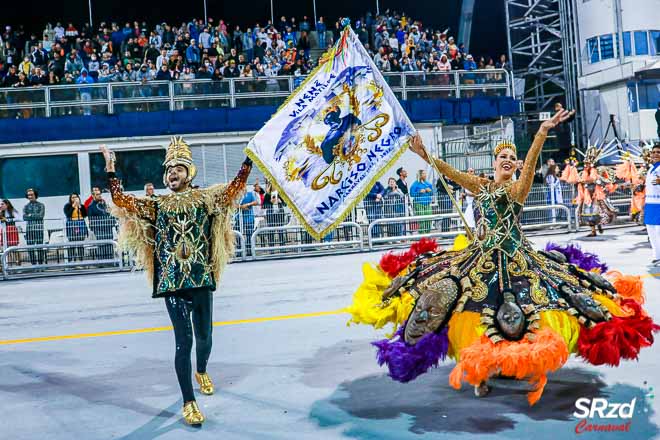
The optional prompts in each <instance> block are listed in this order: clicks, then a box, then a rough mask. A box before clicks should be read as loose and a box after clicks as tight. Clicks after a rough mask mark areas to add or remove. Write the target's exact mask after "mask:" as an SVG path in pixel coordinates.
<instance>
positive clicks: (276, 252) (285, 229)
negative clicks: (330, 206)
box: [248, 222, 364, 260]
mask: <svg viewBox="0 0 660 440" xmlns="http://www.w3.org/2000/svg"><path fill="white" fill-rule="evenodd" d="M343 228H351V229H354V230H355V233H354V234H353V233H352V232H351V233H350V234H349V236H350V237H356V238H355V239H348V240H336V241H334V240H332V238H333V236H334V235H335V234H336V235H337V236H338V235H339V234H338V233H337V232H336V231H339V230H341V229H343ZM291 231H293V232H294V233H295V236H296V239H295V240H293V241H295V242H296V243H293V244H278V245H270V244H267V243H268V242H270V243H274V241H275V238H276V237H277V238H278V240H277V241H282V240H279V237H278V235H279V234H286V239H285V242H287V243H288V242H290V241H292V240H291V239H290V237H289V232H291ZM304 237H308V239H307V240H305V238H304ZM305 241H308V242H305ZM250 243H251V259H253V260H254V259H258V258H264V257H282V256H285V255H289V256H290V255H291V254H302V252H303V251H304V250H310V251H323V250H326V249H330V247H331V246H332V247H334V249H335V250H339V249H351V248H353V249H355V248H357V249H359V250H360V251H363V250H364V236H363V233H362V227H360V225H359V224H357V223H355V222H343V223H341V224H340V225H339V226H337V229H336V230H335V231H333V232H331V233H329V234H328V239H326V240H321V241H315V240H313V239H312V237H311V236H310V235H309V234H307V231H305V228H303V227H302V226H300V225H293V226H266V227H259V228H257V229H256V230H255V231H254V232H253V233H252V236H251V238H250ZM290 251H293V252H290ZM248 253H249V252H248ZM260 253H261V254H267V253H270V255H261V256H259V254H260ZM306 255H307V254H306Z"/></svg>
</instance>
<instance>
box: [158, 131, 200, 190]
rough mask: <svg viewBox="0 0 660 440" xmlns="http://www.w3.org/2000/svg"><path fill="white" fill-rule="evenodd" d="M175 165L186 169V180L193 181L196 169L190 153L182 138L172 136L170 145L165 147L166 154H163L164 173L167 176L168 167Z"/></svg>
mask: <svg viewBox="0 0 660 440" xmlns="http://www.w3.org/2000/svg"><path fill="white" fill-rule="evenodd" d="M177 165H183V166H184V167H186V169H187V170H188V180H193V179H194V178H195V176H196V175H197V167H196V166H195V164H194V163H193V158H192V151H190V147H189V146H188V144H187V143H186V141H184V140H183V136H179V137H177V136H172V138H171V139H170V145H169V146H168V147H167V153H166V154H165V162H163V166H164V167H165V173H166V174H167V169H168V168H169V167H173V166H177Z"/></svg>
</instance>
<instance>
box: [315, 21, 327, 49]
mask: <svg viewBox="0 0 660 440" xmlns="http://www.w3.org/2000/svg"><path fill="white" fill-rule="evenodd" d="M327 30H328V28H327V27H326V25H325V22H324V21H323V17H319V21H317V22H316V33H317V35H318V39H319V47H320V48H321V49H323V50H325V49H326V48H327V47H328V45H327V43H326V32H327Z"/></svg>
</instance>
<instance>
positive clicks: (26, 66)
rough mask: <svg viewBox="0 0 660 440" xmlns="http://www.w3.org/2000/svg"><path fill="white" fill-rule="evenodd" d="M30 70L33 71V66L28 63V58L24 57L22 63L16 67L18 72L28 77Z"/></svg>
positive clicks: (30, 62)
mask: <svg viewBox="0 0 660 440" xmlns="http://www.w3.org/2000/svg"><path fill="white" fill-rule="evenodd" d="M32 69H34V64H32V61H30V57H24V58H23V62H22V63H21V64H19V66H18V71H19V72H21V73H24V74H25V76H29V75H30V73H32Z"/></svg>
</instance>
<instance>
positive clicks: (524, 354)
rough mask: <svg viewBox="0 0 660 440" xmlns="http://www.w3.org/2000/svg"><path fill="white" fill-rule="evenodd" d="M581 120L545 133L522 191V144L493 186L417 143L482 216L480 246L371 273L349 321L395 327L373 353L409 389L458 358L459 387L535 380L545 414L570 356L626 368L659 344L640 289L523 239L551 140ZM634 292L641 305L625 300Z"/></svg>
mask: <svg viewBox="0 0 660 440" xmlns="http://www.w3.org/2000/svg"><path fill="white" fill-rule="evenodd" d="M570 115H571V114H570V113H568V112H566V111H561V112H559V113H557V114H556V115H555V116H554V117H553V118H552V119H551V120H549V121H546V122H544V123H543V124H542V125H541V128H540V129H539V132H538V133H537V134H536V136H535V139H534V142H533V144H532V146H531V148H530V150H529V153H528V154H527V158H526V161H525V164H524V168H523V172H522V174H521V176H520V178H519V179H518V180H517V181H516V182H513V181H512V179H511V177H512V175H513V173H514V172H515V162H516V159H517V156H516V148H515V146H514V145H513V144H510V143H502V144H500V145H498V146H497V148H496V149H495V160H494V168H495V179H494V181H489V180H487V179H482V178H479V177H477V176H474V175H470V174H467V173H463V172H460V171H457V170H456V169H454V168H452V167H451V166H450V165H448V164H447V163H445V162H443V161H442V160H439V159H435V158H430V157H429V156H428V155H427V154H426V150H425V149H424V147H423V145H422V143H421V139H420V138H419V136H417V137H415V138H413V140H412V145H411V149H412V151H414V152H416V153H417V154H419V155H420V156H421V157H422V158H423V159H424V160H425V161H427V162H430V161H431V160H432V161H433V162H434V163H435V165H436V166H437V168H438V169H439V171H440V172H442V173H443V174H444V175H446V176H447V177H448V178H450V179H451V180H453V181H454V182H457V183H458V184H460V185H461V186H463V188H465V189H467V190H469V191H470V192H472V193H474V194H476V199H475V200H477V202H478V203H477V207H478V209H479V212H478V215H477V227H476V231H475V234H474V235H475V236H474V239H473V240H472V242H470V243H463V244H460V243H455V245H454V249H453V250H451V251H437V250H436V245H435V242H433V241H431V240H422V241H420V242H418V243H415V244H414V245H413V246H412V247H411V249H410V250H409V251H407V252H406V253H404V254H401V255H393V254H386V255H385V256H384V257H383V258H382V259H381V262H380V265H379V266H378V267H373V266H369V265H365V267H364V274H365V281H364V282H363V284H362V285H361V286H360V288H359V289H358V290H357V292H356V293H355V295H354V303H353V305H352V306H351V307H350V308H349V311H350V312H351V314H352V322H357V323H366V324H371V325H373V326H374V327H376V328H380V327H383V326H384V325H385V324H387V323H390V322H391V323H393V324H394V325H395V328H396V331H395V333H394V336H393V337H392V338H391V339H386V340H383V341H379V342H376V343H375V344H374V345H376V347H377V348H378V362H379V363H380V364H381V365H382V364H387V366H388V368H389V372H390V376H391V377H392V378H393V379H396V380H399V381H402V382H407V381H410V380H412V379H414V378H415V377H417V376H418V375H420V374H422V373H424V372H426V371H427V370H428V369H429V368H431V367H433V366H437V364H438V361H439V360H440V359H443V358H444V357H445V356H446V355H449V356H450V357H452V358H454V359H455V360H456V361H457V364H456V367H455V368H454V369H453V371H452V373H451V374H450V377H449V382H450V384H451V385H452V386H453V387H454V388H457V389H458V388H460V386H461V383H462V382H463V381H465V382H468V383H470V384H471V385H473V386H474V387H475V393H476V395H477V396H484V395H486V394H487V393H488V392H489V390H490V387H489V386H488V384H487V381H488V379H489V378H491V377H493V376H497V375H501V376H507V377H513V378H516V379H519V380H522V379H525V380H528V381H529V382H530V383H531V384H533V390H532V391H531V392H530V393H529V394H528V401H529V402H530V404H534V403H535V402H536V401H538V399H539V398H540V396H541V394H542V392H543V388H544V386H545V384H546V382H547V376H546V375H547V374H548V373H549V372H552V371H555V370H557V369H559V368H560V367H561V366H562V365H563V364H564V363H565V362H566V361H567V359H568V356H569V353H577V354H579V355H580V356H582V357H584V358H585V359H586V360H588V361H589V362H591V363H593V364H595V365H600V364H610V365H618V363H619V361H620V359H622V358H624V359H634V358H636V357H637V354H638V352H639V350H640V348H641V347H643V346H648V345H650V344H651V343H652V341H653V336H652V332H653V330H657V329H658V328H659V327H657V326H655V325H654V324H653V322H652V321H651V319H650V318H649V317H647V316H646V315H645V314H644V312H643V311H642V310H641V306H640V303H641V293H640V285H641V280H640V279H638V278H636V277H625V276H623V275H620V276H618V277H617V279H616V280H615V281H614V285H613V284H611V283H610V282H608V281H606V280H605V279H604V278H603V277H601V276H600V275H599V274H598V273H596V272H592V271H590V269H591V268H593V267H601V266H600V265H598V264H594V262H593V261H591V260H589V259H587V258H585V257H584V256H583V257H582V258H577V259H576V257H575V253H576V250H575V249H570V251H571V252H570V253H569V252H568V250H566V252H565V253H566V255H565V254H564V253H562V252H559V251H557V250H551V251H536V250H534V249H533V248H532V246H531V244H530V243H529V241H528V240H527V238H526V237H525V235H524V234H523V232H522V229H521V225H520V222H519V217H520V214H521V212H522V207H523V203H524V202H525V199H526V198H527V195H528V193H529V191H530V188H531V186H532V182H533V178H534V168H535V165H536V162H537V159H538V157H539V153H540V152H541V148H542V146H543V143H544V141H545V138H546V135H547V132H548V130H549V129H551V128H553V127H555V126H556V125H557V124H559V123H560V122H562V121H564V120H566V119H567V118H568V117H569V116H570ZM463 240H465V239H464V238H463ZM457 241H458V240H457ZM567 255H568V257H567ZM575 263H577V264H575ZM586 263H589V264H590V266H587V265H586ZM581 267H585V268H587V269H586V270H585V269H583V268H581ZM624 287H626V288H627V289H624ZM624 290H625V293H626V294H627V295H628V296H634V297H635V298H636V299H629V298H626V297H624V296H622V295H620V292H621V291H624ZM617 292H619V293H617Z"/></svg>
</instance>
